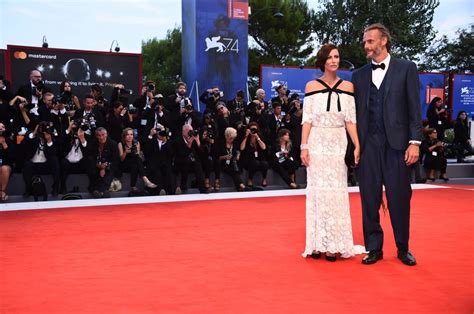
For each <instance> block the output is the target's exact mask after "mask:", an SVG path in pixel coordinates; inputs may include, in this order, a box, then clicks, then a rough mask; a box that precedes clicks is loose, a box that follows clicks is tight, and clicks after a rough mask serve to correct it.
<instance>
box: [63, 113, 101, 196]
mask: <svg viewBox="0 0 474 314" xmlns="http://www.w3.org/2000/svg"><path fill="white" fill-rule="evenodd" d="M80 123H81V121H71V122H70V123H69V127H68V128H67V129H66V130H65V131H64V132H63V133H62V137H61V142H60V143H61V154H60V156H61V188H60V193H61V194H66V193H67V184H66V180H67V177H68V176H69V174H71V173H76V174H87V176H88V177H89V185H90V181H91V177H92V170H93V169H94V165H93V164H92V163H91V162H90V159H89V158H88V142H90V138H89V141H88V139H86V134H85V132H84V130H83V128H81V127H80Z"/></svg>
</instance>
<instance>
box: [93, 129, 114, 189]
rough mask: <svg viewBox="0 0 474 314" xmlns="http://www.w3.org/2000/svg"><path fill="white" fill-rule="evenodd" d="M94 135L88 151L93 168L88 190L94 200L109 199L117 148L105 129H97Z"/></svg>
mask: <svg viewBox="0 0 474 314" xmlns="http://www.w3.org/2000/svg"><path fill="white" fill-rule="evenodd" d="M94 133H95V139H94V140H93V142H92V143H91V147H90V150H89V151H90V156H89V158H91V162H92V163H93V164H94V166H95V167H94V170H93V171H92V181H91V187H90V188H91V190H92V194H93V196H94V197H95V198H102V197H110V194H109V187H110V184H111V183H112V179H113V176H114V174H115V173H116V168H117V167H118V165H119V153H118V146H117V142H115V141H114V140H112V139H109V138H108V135H107V130H106V129H105V128H103V127H99V128H97V129H96V130H95V132H94Z"/></svg>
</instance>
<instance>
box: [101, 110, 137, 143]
mask: <svg viewBox="0 0 474 314" xmlns="http://www.w3.org/2000/svg"><path fill="white" fill-rule="evenodd" d="M132 121H133V117H132V115H131V114H130V112H129V111H128V110H127V108H124V106H123V104H122V103H121V102H120V101H116V102H115V103H114V106H113V109H112V111H111V112H109V114H108V116H107V130H108V132H109V137H110V138H111V139H112V140H114V141H116V142H117V143H118V142H120V141H121V140H122V131H123V129H125V128H126V127H128V126H130V124H131V122H132Z"/></svg>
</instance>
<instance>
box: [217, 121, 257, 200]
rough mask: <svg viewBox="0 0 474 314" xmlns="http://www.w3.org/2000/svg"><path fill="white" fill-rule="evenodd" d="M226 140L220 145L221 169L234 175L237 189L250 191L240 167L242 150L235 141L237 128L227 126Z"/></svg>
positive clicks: (233, 179) (233, 178)
mask: <svg viewBox="0 0 474 314" xmlns="http://www.w3.org/2000/svg"><path fill="white" fill-rule="evenodd" d="M224 138H225V141H223V142H222V144H220V145H219V161H220V164H221V170H222V171H223V172H224V173H226V174H228V175H229V176H231V177H232V181H234V185H235V188H236V190H237V191H239V192H243V191H249V190H251V189H249V188H247V187H246V186H245V184H244V181H243V180H242V177H241V174H240V173H241V170H240V167H239V160H240V151H239V147H238V146H237V145H236V144H235V143H234V142H235V139H236V138H237V130H236V129H234V128H227V129H226V130H225V132H224Z"/></svg>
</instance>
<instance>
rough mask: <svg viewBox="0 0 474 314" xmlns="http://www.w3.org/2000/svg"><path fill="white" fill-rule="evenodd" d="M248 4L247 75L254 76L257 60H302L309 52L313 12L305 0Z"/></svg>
mask: <svg viewBox="0 0 474 314" xmlns="http://www.w3.org/2000/svg"><path fill="white" fill-rule="evenodd" d="M249 5H250V7H251V14H250V16H249V36H250V37H251V38H250V40H249V75H250V76H258V75H259V73H260V64H286V65H300V64H302V63H304V61H305V60H306V59H307V58H308V56H309V55H310V54H311V53H312V52H313V44H312V40H311V38H312V33H313V28H312V15H313V14H314V12H313V11H312V10H310V9H309V8H308V4H307V3H306V1H304V0H272V1H268V0H250V1H249ZM276 13H279V14H278V15H277V14H276Z"/></svg>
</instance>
